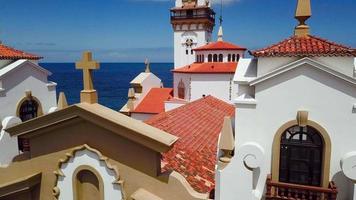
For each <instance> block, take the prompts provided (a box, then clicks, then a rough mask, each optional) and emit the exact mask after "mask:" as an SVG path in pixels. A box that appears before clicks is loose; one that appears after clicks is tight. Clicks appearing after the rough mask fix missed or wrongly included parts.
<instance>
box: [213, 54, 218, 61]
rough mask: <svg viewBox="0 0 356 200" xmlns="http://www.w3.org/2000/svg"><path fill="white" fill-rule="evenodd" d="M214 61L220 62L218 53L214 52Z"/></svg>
mask: <svg viewBox="0 0 356 200" xmlns="http://www.w3.org/2000/svg"><path fill="white" fill-rule="evenodd" d="M213 61H214V62H218V54H214V58H213Z"/></svg>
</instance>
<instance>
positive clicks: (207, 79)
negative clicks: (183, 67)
mask: <svg viewBox="0 0 356 200" xmlns="http://www.w3.org/2000/svg"><path fill="white" fill-rule="evenodd" d="M230 94H231V96H230ZM233 94H234V91H233V74H192V75H191V101H194V100H197V99H200V98H202V97H203V95H205V96H208V95H212V96H214V97H216V98H218V99H220V100H223V101H225V102H227V103H232V95H233Z"/></svg>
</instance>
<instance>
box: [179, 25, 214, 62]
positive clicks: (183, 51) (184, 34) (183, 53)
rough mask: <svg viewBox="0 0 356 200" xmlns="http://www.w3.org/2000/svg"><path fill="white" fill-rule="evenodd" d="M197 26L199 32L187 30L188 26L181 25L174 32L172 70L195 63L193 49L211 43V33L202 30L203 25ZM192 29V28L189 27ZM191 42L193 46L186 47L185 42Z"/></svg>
mask: <svg viewBox="0 0 356 200" xmlns="http://www.w3.org/2000/svg"><path fill="white" fill-rule="evenodd" d="M192 26H197V28H198V29H199V30H189V29H188V25H183V26H182V27H181V28H180V29H178V28H177V29H176V30H175V31H174V68H179V67H182V66H186V65H189V64H191V63H194V62H195V52H194V51H193V49H195V48H197V47H201V46H203V45H206V44H207V43H208V42H210V41H211V32H210V31H207V30H204V29H203V25H192ZM191 28H193V27H191ZM188 40H192V41H193V45H192V46H191V47H188V46H187V45H186V42H187V41H188Z"/></svg>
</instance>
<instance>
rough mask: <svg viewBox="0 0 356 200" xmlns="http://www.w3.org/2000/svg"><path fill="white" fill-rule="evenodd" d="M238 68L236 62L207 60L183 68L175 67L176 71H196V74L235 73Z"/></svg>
mask: <svg viewBox="0 0 356 200" xmlns="http://www.w3.org/2000/svg"><path fill="white" fill-rule="evenodd" d="M236 68H237V63H236V62H228V63H222V62H206V63H193V64H191V65H187V66H185V67H182V68H178V69H174V70H172V72H174V73H196V74H209V73H210V74H216V73H218V74H234V73H235V71H236Z"/></svg>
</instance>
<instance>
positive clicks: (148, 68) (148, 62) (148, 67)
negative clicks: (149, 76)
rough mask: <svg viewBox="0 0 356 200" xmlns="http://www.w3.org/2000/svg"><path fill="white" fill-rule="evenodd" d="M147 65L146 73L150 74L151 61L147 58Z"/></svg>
mask: <svg viewBox="0 0 356 200" xmlns="http://www.w3.org/2000/svg"><path fill="white" fill-rule="evenodd" d="M145 65H146V69H145V73H150V72H151V70H150V61H149V60H148V59H147V58H146V60H145Z"/></svg>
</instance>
